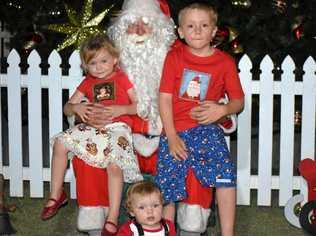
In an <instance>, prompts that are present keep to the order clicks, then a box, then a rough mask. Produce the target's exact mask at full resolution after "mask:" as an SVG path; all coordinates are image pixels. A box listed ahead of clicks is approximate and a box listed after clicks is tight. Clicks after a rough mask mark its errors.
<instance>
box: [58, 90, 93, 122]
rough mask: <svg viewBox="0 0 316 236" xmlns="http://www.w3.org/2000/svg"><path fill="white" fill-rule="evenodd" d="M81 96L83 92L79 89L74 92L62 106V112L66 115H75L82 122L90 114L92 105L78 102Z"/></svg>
mask: <svg viewBox="0 0 316 236" xmlns="http://www.w3.org/2000/svg"><path fill="white" fill-rule="evenodd" d="M83 97H84V95H83V93H81V92H80V91H79V90H76V91H75V92H74V94H73V95H72V96H71V97H70V99H69V100H68V102H67V103H66V104H65V106H64V113H65V115H66V116H72V115H77V116H79V118H80V119H81V120H82V121H83V122H86V121H87V119H88V117H89V115H91V114H92V109H93V108H92V106H93V105H92V104H90V103H80V102H81V101H82V99H83Z"/></svg>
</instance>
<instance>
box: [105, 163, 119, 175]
mask: <svg viewBox="0 0 316 236" xmlns="http://www.w3.org/2000/svg"><path fill="white" fill-rule="evenodd" d="M106 170H107V172H108V173H111V174H122V169H121V168H120V167H119V166H118V165H116V164H114V163H110V164H109V165H108V166H107V168H106Z"/></svg>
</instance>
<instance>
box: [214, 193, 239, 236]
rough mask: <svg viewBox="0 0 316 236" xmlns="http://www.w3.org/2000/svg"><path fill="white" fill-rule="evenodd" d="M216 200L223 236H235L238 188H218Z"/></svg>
mask: <svg viewBox="0 0 316 236" xmlns="http://www.w3.org/2000/svg"><path fill="white" fill-rule="evenodd" d="M216 200H217V204H218V210H219V219H220V225H221V235H222V236H233V235H234V226H235V212H236V188H225V187H223V188H217V189H216Z"/></svg>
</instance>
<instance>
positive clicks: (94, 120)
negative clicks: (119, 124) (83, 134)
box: [86, 103, 112, 129]
mask: <svg viewBox="0 0 316 236" xmlns="http://www.w3.org/2000/svg"><path fill="white" fill-rule="evenodd" d="M86 123H87V124H88V125H90V126H92V127H94V128H97V129H99V128H103V127H104V126H105V125H107V124H110V123H112V119H111V117H110V116H109V115H108V114H107V112H106V111H105V106H104V105H102V104H98V103H96V104H93V105H92V108H91V113H90V114H89V116H88V119H87V121H86Z"/></svg>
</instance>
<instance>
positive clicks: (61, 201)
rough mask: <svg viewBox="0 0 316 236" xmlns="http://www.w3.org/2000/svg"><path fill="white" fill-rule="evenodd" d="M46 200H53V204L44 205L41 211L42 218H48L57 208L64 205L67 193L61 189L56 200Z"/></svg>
mask: <svg viewBox="0 0 316 236" xmlns="http://www.w3.org/2000/svg"><path fill="white" fill-rule="evenodd" d="M48 201H53V202H54V204H53V205H52V206H48V207H44V208H43V210H42V213H41V218H42V220H48V219H49V218H51V217H53V216H54V215H56V213H57V211H58V210H59V208H61V207H62V206H64V205H66V204H67V202H68V199H67V195H66V193H65V192H64V191H62V193H61V195H60V197H59V199H58V200H56V199H53V198H50V199H48Z"/></svg>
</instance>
